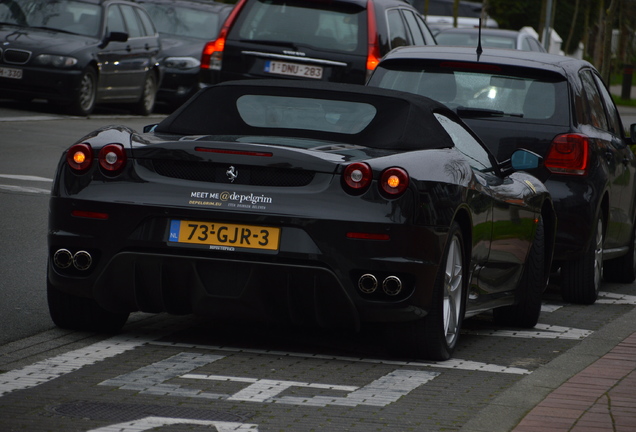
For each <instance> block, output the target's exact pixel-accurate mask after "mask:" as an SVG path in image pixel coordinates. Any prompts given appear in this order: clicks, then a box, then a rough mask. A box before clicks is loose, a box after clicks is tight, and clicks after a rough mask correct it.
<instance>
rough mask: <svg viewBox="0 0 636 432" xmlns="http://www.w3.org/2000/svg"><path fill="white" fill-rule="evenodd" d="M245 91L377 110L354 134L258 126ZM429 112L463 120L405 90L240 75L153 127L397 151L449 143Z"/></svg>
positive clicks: (203, 93)
mask: <svg viewBox="0 0 636 432" xmlns="http://www.w3.org/2000/svg"><path fill="white" fill-rule="evenodd" d="M245 95H268V96H283V97H298V98H314V99H322V100H335V101H341V100H342V101H349V102H359V103H364V104H369V105H372V106H373V107H375V109H376V110H377V113H376V115H375V116H374V117H373V119H372V120H371V122H370V123H369V124H368V125H367V126H366V127H364V129H362V130H361V131H359V132H357V133H338V132H334V131H324V130H310V129H303V128H298V129H296V128H291V129H290V128H276V127H261V126H255V125H249V124H247V123H246V122H245V121H244V120H243V118H242V117H241V115H240V114H239V110H238V108H237V101H238V100H239V98H241V97H242V96H245ZM433 113H441V114H444V115H445V116H447V117H450V118H452V119H454V120H456V121H458V122H460V123H461V120H460V119H459V117H457V116H456V114H455V113H454V112H453V111H451V110H450V109H448V108H447V107H446V106H444V105H442V104H440V103H438V102H436V101H433V100H431V99H428V98H426V97H424V96H420V95H415V94H411V93H406V92H400V91H395V90H387V89H380V88H374V87H365V86H362V85H357V84H341V83H331V82H314V81H296V80H241V81H228V82H224V83H221V84H218V85H215V86H211V87H206V88H204V89H202V90H201V91H199V93H197V94H196V95H195V96H193V97H192V98H191V99H190V100H189V101H188V102H186V103H185V104H184V105H182V106H181V107H180V108H179V109H178V110H177V111H175V112H174V113H172V114H171V115H170V116H168V117H166V118H165V119H164V120H163V121H162V122H161V123H159V125H157V127H156V128H155V131H156V132H157V133H168V134H176V135H259V136H263V135H267V136H284V137H298V138H308V139H319V140H329V141H336V142H341V143H346V144H356V145H362V146H366V147H372V148H381V149H396V150H417V149H431V148H448V147H452V146H453V141H452V139H451V137H450V136H449V135H448V134H447V133H446V131H445V130H444V128H443V127H442V126H441V125H440V123H439V122H438V121H437V120H436V119H435V117H434V116H433Z"/></svg>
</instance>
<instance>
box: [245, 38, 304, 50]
mask: <svg viewBox="0 0 636 432" xmlns="http://www.w3.org/2000/svg"><path fill="white" fill-rule="evenodd" d="M242 42H246V43H255V44H259V45H278V46H286V47H289V48H292V49H294V50H295V49H296V44H295V43H293V42H289V41H284V40H260V39H243V40H242Z"/></svg>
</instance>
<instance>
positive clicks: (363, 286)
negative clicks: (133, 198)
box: [358, 273, 402, 296]
mask: <svg viewBox="0 0 636 432" xmlns="http://www.w3.org/2000/svg"><path fill="white" fill-rule="evenodd" d="M379 285H380V283H379V281H378V278H377V277H375V276H374V275H372V274H371V273H365V274H363V275H362V276H360V278H359V279H358V289H359V290H360V291H362V292H363V293H365V294H372V293H374V292H375V291H376V290H377V289H378V286H379ZM382 291H384V293H385V294H386V295H390V296H395V295H398V294H399V293H400V292H401V291H402V281H401V280H400V278H399V277H397V276H387V277H385V278H384V280H383V281H382Z"/></svg>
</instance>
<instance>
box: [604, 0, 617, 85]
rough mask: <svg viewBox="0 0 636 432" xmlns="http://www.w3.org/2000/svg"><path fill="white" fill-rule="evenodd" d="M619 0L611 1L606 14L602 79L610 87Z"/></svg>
mask: <svg viewBox="0 0 636 432" xmlns="http://www.w3.org/2000/svg"><path fill="white" fill-rule="evenodd" d="M618 3H619V0H611V1H610V5H609V7H608V8H607V12H606V14H605V28H604V31H603V33H604V34H603V62H602V65H601V77H603V80H605V84H607V85H609V82H610V74H611V72H612V30H613V27H614V16H615V14H616V8H617V7H618Z"/></svg>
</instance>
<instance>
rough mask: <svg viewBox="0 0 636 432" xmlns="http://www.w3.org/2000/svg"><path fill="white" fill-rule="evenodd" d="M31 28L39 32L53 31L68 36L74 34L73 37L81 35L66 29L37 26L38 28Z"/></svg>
mask: <svg viewBox="0 0 636 432" xmlns="http://www.w3.org/2000/svg"><path fill="white" fill-rule="evenodd" d="M30 28H34V29H39V30H51V31H57V32H62V33H67V34H72V35H78V34H79V33H75V32H72V31H68V30H64V29H59V28H53V27H46V26H37V27H30Z"/></svg>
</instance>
